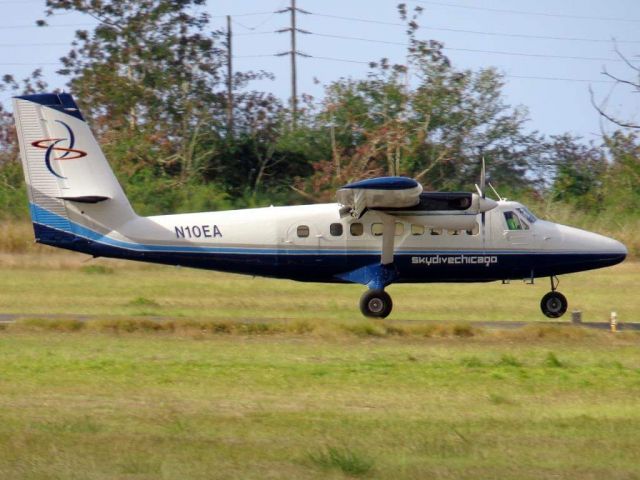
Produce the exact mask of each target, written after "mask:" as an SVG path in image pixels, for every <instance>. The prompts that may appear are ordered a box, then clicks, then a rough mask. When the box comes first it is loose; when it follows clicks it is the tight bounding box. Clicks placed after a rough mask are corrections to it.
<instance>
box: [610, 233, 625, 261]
mask: <svg viewBox="0 0 640 480" xmlns="http://www.w3.org/2000/svg"><path fill="white" fill-rule="evenodd" d="M610 240H611V241H612V242H613V245H612V247H613V248H612V250H614V251H615V252H616V253H618V254H620V255H622V259H623V260H624V259H625V258H627V255H628V254H629V251H628V250H627V247H626V246H625V245H624V243H622V242H619V241H618V240H614V239H613V238H611V239H610Z"/></svg>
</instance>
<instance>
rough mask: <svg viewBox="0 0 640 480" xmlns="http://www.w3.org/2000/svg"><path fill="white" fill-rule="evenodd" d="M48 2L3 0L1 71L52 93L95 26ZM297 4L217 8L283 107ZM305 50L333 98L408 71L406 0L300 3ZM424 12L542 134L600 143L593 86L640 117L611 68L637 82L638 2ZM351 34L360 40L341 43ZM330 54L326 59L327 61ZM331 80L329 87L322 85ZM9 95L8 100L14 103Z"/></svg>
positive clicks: (312, 80) (508, 3)
mask: <svg viewBox="0 0 640 480" xmlns="http://www.w3.org/2000/svg"><path fill="white" fill-rule="evenodd" d="M44 3H45V2H44V0H0V6H2V11H3V15H2V17H3V18H2V19H0V72H2V73H13V74H16V76H18V77H24V76H26V75H28V73H29V72H30V71H32V70H33V69H34V68H37V67H38V66H41V67H42V68H43V70H44V72H45V76H46V79H47V81H48V82H49V84H50V85H51V86H52V87H63V86H64V84H65V82H66V80H65V79H64V78H62V77H60V76H58V75H56V74H55V71H56V70H57V69H58V68H59V67H60V63H59V58H60V57H61V56H62V55H64V54H65V53H66V52H67V51H68V49H69V44H70V42H71V40H72V38H73V34H74V31H75V30H76V29H77V28H81V27H82V26H83V25H84V28H87V25H91V23H92V22H91V20H90V19H89V18H86V17H83V16H81V15H77V14H67V15H57V16H55V17H53V18H50V19H48V21H49V23H50V24H51V25H52V26H51V27H46V28H37V27H33V25H35V21H36V20H37V19H38V18H43V11H44ZM289 3H290V0H208V5H207V10H208V12H209V13H210V14H211V15H213V16H214V18H213V19H212V20H213V24H214V26H216V27H219V28H223V27H224V26H225V23H226V20H225V18H224V15H227V14H230V15H232V17H233V33H234V50H235V52H234V55H235V56H236V58H235V61H234V63H235V67H236V68H237V69H238V70H259V69H263V70H267V71H270V72H272V73H274V74H275V76H276V78H275V80H274V81H268V82H260V83H259V84H256V85H254V87H255V88H259V89H264V90H269V91H272V92H274V93H275V94H276V95H278V96H280V97H281V98H283V99H287V98H288V97H289V95H290V80H289V58H288V57H278V56H274V54H277V53H280V52H283V51H286V50H288V49H289V36H288V34H286V33H280V34H278V33H274V31H275V30H278V29H280V28H286V27H287V26H288V25H289V16H288V14H286V13H285V14H274V13H273V12H274V11H276V10H278V9H281V8H283V7H286V6H288V5H289ZM297 3H298V7H300V8H302V9H304V10H307V11H308V12H310V13H309V14H306V15H303V14H300V15H299V18H298V26H299V28H302V29H304V30H307V31H309V32H311V33H310V34H306V35H302V34H301V35H299V37H298V50H300V51H302V52H304V53H306V54H308V55H311V56H312V57H311V58H300V59H299V61H298V85H299V86H298V91H299V92H301V93H308V94H311V95H313V96H314V97H316V98H321V97H322V92H323V85H325V84H327V83H329V82H331V81H332V80H336V79H338V78H340V77H354V78H362V77H364V76H365V75H366V72H367V70H368V67H367V63H368V62H369V61H371V60H377V59H380V58H381V57H387V58H389V59H390V60H391V61H392V62H397V63H403V59H404V57H405V53H406V49H405V47H404V46H403V44H404V43H405V42H406V36H405V32H404V28H403V27H402V26H398V25H394V24H398V23H400V19H399V18H398V15H397V10H396V5H397V4H398V3H399V2H397V1H394V0H368V1H367V0H340V1H338V0H297ZM406 3H407V5H408V6H409V7H410V8H411V7H414V6H417V5H419V6H421V7H423V8H424V12H423V15H422V18H421V20H420V21H419V23H420V25H421V27H422V28H421V29H420V31H419V38H422V39H436V40H439V41H442V42H443V43H444V44H445V47H446V50H445V52H446V53H447V55H449V57H450V58H451V59H452V61H453V64H454V66H456V67H457V68H470V69H479V68H482V67H488V66H494V67H496V68H498V70H499V71H501V72H503V73H504V74H505V75H506V76H507V78H506V86H505V94H506V98H507V101H508V102H509V103H510V104H512V105H525V106H526V107H527V108H528V109H529V111H530V118H531V122H530V124H529V126H530V128H531V129H532V130H533V129H535V130H539V131H540V132H542V133H545V134H557V133H563V132H571V133H573V134H576V135H580V136H582V137H583V138H585V140H587V141H590V140H593V141H595V142H598V140H599V138H600V134H601V128H605V129H607V130H609V131H610V130H611V125H608V124H602V121H601V119H600V118H599V116H598V114H597V112H596V111H595V110H594V109H593V107H592V106H591V103H590V99H589V86H590V85H591V87H592V88H593V90H594V92H595V95H596V97H597V98H598V99H599V100H603V99H605V98H607V97H608V98H609V103H608V109H609V110H610V111H611V112H612V113H614V114H617V115H619V116H623V117H625V118H627V119H635V120H636V121H640V96H639V95H638V94H636V93H633V92H631V91H630V90H629V89H627V88H624V87H615V88H614V85H613V83H611V82H608V81H607V80H608V79H607V78H606V77H604V76H603V75H602V74H601V72H602V70H603V68H606V69H607V70H608V71H609V72H611V73H613V74H615V75H618V76H622V77H625V78H629V79H634V76H633V72H632V70H631V69H630V68H629V67H628V66H626V65H625V64H624V62H622V61H621V60H620V59H619V57H617V55H616V53H615V51H614V43H613V41H612V39H614V38H615V39H616V40H617V43H618V47H619V49H620V50H621V51H622V52H623V53H624V54H625V55H626V56H627V57H628V58H629V59H630V60H631V61H633V62H634V63H635V64H640V57H638V55H640V28H639V27H640V1H638V0H608V1H604V0H537V1H536V2H531V1H526V0H483V1H472V0H441V1H438V0H436V1H426V0H425V1H420V2H418V1H407V2H406ZM336 37H350V38H336ZM321 57H324V58H321ZM318 82H319V83H318ZM7 99H8V95H6V94H5V95H4V96H3V97H2V100H3V101H6V100H7Z"/></svg>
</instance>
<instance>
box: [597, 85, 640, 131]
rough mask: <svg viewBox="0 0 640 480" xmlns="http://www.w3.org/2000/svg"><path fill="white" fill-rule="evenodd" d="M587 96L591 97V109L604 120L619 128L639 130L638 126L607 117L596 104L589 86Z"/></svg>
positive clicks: (639, 126)
mask: <svg viewBox="0 0 640 480" xmlns="http://www.w3.org/2000/svg"><path fill="white" fill-rule="evenodd" d="M589 94H590V96H591V105H593V108H595V109H596V111H597V112H598V113H599V114H600V115H601V116H602V117H604V118H606V119H607V120H609V121H610V122H612V123H615V124H616V125H619V126H621V127H624V128H638V129H640V125H636V124H634V123H628V122H624V121H622V120H620V119H618V118H615V117H613V116H611V115H609V114H608V113H606V112H605V111H604V110H603V109H602V108H601V107H600V106H599V105H598V104H597V103H596V99H595V95H594V93H593V89H592V88H591V86H589Z"/></svg>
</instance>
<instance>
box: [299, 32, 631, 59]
mask: <svg viewBox="0 0 640 480" xmlns="http://www.w3.org/2000/svg"><path fill="white" fill-rule="evenodd" d="M309 33H311V34H312V35H316V36H318V37H326V38H338V39H344V40H358V41H361V42H371V43H382V44H386V45H400V46H407V43H404V42H391V41H388V40H377V39H372V38H363V37H349V36H346V35H332V34H327V33H316V32H309ZM442 49H443V50H445V51H446V50H451V51H458V52H473V53H489V54H493V55H511V56H517V57H536V58H559V59H564V60H592V61H593V60H595V61H599V62H622V61H623V60H621V59H619V58H606V57H583V56H575V55H549V54H542V53H525V52H508V51H502V50H480V49H474V48H455V47H442Z"/></svg>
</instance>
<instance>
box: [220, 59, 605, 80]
mask: <svg viewBox="0 0 640 480" xmlns="http://www.w3.org/2000/svg"><path fill="white" fill-rule="evenodd" d="M277 56H278V55H274V54H263V55H238V56H234V57H233V58H240V59H242V58H262V57H272V58H275V57H277ZM304 58H306V59H309V60H327V61H332V62H342V63H355V64H360V65H370V64H371V62H365V61H362V60H354V59H352V58H337V57H325V56H319V55H306V56H305V57H304ZM500 76H501V77H504V78H515V79H523V80H548V81H557V82H579V83H606V84H613V83H616V82H614V81H612V80H592V79H587V78H568V77H545V76H541V75H514V74H510V73H501V74H500Z"/></svg>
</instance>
